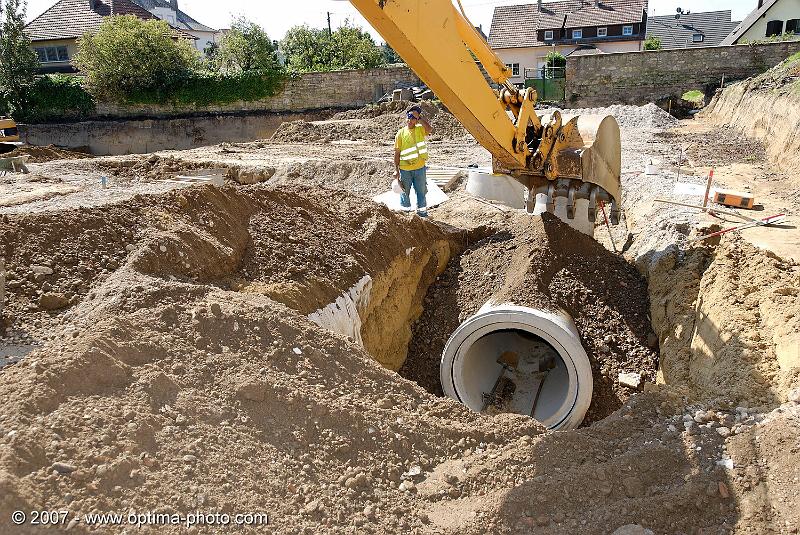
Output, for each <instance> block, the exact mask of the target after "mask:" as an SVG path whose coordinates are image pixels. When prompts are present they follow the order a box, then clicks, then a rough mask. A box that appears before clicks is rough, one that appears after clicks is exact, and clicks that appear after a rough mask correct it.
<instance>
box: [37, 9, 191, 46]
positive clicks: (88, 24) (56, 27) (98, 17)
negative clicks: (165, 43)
mask: <svg viewBox="0 0 800 535" xmlns="http://www.w3.org/2000/svg"><path fill="white" fill-rule="evenodd" d="M112 15H134V16H135V17H138V18H140V19H143V20H157V17H156V16H155V15H153V14H151V13H150V12H149V11H147V10H146V9H144V8H143V7H140V6H138V5H136V4H134V3H133V2H131V1H130V0H95V1H91V0H59V1H58V2H56V3H55V5H54V6H53V7H51V8H50V9H48V10H47V11H45V12H44V13H42V14H41V15H39V16H38V17H36V18H35V19H33V20H32V21H31V22H29V23H28V24H27V25H26V26H25V33H26V34H27V36H28V37H29V38H30V40H31V41H44V40H50V39H74V38H77V37H81V36H82V35H83V34H85V33H86V32H96V31H97V30H98V29H99V28H100V25H101V24H102V23H103V19H104V18H106V17H110V16H112ZM172 34H173V36H174V37H181V38H184V39H195V37H194V36H193V35H190V34H188V33H186V32H183V31H181V30H179V29H177V28H172Z"/></svg>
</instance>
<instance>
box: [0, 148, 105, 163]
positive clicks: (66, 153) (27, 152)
mask: <svg viewBox="0 0 800 535" xmlns="http://www.w3.org/2000/svg"><path fill="white" fill-rule="evenodd" d="M16 156H30V158H29V159H28V162H29V163H44V162H51V161H53V160H79V159H82V158H92V155H91V154H86V153H85V152H78V151H74V150H68V149H64V148H61V147H56V146H55V145H46V146H41V147H38V146H35V145H25V146H22V147H19V148H17V149H14V150H13V151H11V152H7V153H5V154H2V155H0V157H2V158H14V157H16Z"/></svg>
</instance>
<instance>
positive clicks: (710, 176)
mask: <svg viewBox="0 0 800 535" xmlns="http://www.w3.org/2000/svg"><path fill="white" fill-rule="evenodd" d="M713 181H714V168H713V167H712V168H711V171H709V173H708V182H706V197H705V199H703V210H704V211H706V212H708V208H707V207H708V196H709V195H711V183H712V182H713Z"/></svg>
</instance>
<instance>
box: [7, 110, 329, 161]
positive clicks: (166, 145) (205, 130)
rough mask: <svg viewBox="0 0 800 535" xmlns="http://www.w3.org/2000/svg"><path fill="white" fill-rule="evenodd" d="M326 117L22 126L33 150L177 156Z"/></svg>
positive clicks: (224, 117) (265, 116)
mask: <svg viewBox="0 0 800 535" xmlns="http://www.w3.org/2000/svg"><path fill="white" fill-rule="evenodd" d="M329 114H330V111H322V110H318V111H315V112H306V113H257V114H249V115H216V116H211V117H187V118H182V119H146V120H115V121H82V122H78V123H64V124H35V125H22V126H20V136H21V138H22V141H24V142H25V143H30V144H31V145H58V146H60V147H68V148H82V149H83V148H88V149H89V150H90V151H91V152H92V154H97V155H101V156H107V155H117V154H143V153H148V152H155V151H159V150H179V149H191V148H195V147H202V146H205V145H214V144H217V143H222V142H230V143H236V142H244V141H254V140H257V139H266V138H269V137H271V136H272V134H274V133H275V130H276V129H277V128H278V126H280V124H281V123H283V122H285V121H297V120H300V119H303V120H309V121H313V120H319V119H324V118H325V117H326V116H328V115H329Z"/></svg>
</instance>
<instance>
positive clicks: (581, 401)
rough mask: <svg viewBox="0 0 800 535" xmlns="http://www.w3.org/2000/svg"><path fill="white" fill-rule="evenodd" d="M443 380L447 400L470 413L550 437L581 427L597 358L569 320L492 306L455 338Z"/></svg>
mask: <svg viewBox="0 0 800 535" xmlns="http://www.w3.org/2000/svg"><path fill="white" fill-rule="evenodd" d="M439 374H440V377H441V381H442V387H443V389H444V392H445V394H446V395H447V396H449V397H451V398H452V399H455V400H457V401H459V402H460V403H462V404H464V405H466V406H467V407H469V408H470V409H472V410H474V411H476V412H487V409H490V408H491V409H493V410H494V411H496V412H514V413H518V414H524V415H527V416H531V417H533V418H534V419H536V420H537V421H538V422H540V423H541V424H542V425H544V426H545V427H547V428H548V429H560V430H564V429H574V428H576V427H578V426H579V425H580V424H581V422H582V421H583V418H584V416H585V415H586V411H587V410H589V405H590V404H591V401H592V391H593V379H592V367H591V364H590V362H589V357H588V356H587V355H586V351H585V350H584V349H583V346H582V345H581V342H580V337H579V335H578V331H577V329H576V327H575V323H574V322H573V321H572V318H570V317H569V315H567V314H566V313H563V312H550V311H545V310H540V309H536V308H529V307H521V306H515V305H499V306H498V305H491V304H487V305H486V306H484V307H483V308H482V309H481V310H480V311H478V313H477V314H476V315H474V316H472V317H471V318H469V319H468V320H466V321H465V322H464V323H462V324H461V325H460V326H459V327H458V329H456V331H455V332H454V333H453V335H452V336H451V337H450V339H449V340H448V342H447V345H446V346H445V348H444V352H443V354H442V361H441V365H440V368H439ZM488 412H491V411H488Z"/></svg>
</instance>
